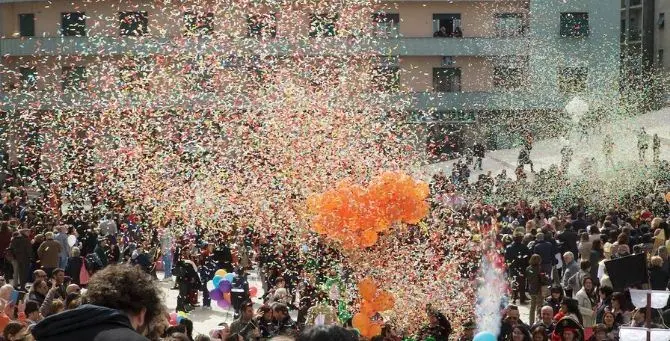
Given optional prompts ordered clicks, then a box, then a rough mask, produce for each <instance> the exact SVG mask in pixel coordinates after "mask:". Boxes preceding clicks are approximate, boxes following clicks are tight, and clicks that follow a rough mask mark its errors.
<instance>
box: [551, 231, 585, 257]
mask: <svg viewBox="0 0 670 341" xmlns="http://www.w3.org/2000/svg"><path fill="white" fill-rule="evenodd" d="M556 239H557V240H558V241H560V242H561V243H563V245H562V246H561V254H563V253H566V252H567V251H570V252H572V253H573V255H574V256H575V259H577V254H578V253H579V252H578V251H579V250H578V249H577V239H578V238H577V233H575V232H574V231H572V230H565V231H563V232H561V233H560V234H559V235H558V236H556Z"/></svg>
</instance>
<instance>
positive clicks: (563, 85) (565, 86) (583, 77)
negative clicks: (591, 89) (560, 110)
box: [558, 67, 589, 94]
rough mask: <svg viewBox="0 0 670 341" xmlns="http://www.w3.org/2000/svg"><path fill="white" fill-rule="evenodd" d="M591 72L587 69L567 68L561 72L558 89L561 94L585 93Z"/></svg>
mask: <svg viewBox="0 0 670 341" xmlns="http://www.w3.org/2000/svg"><path fill="white" fill-rule="evenodd" d="M588 74H589V70H588V68H586V67H566V68H562V69H560V70H559V73H558V87H559V90H560V92H561V93H564V94H571V93H580V92H584V91H586V89H587V79H588Z"/></svg>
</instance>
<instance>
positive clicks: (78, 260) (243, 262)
mask: <svg viewBox="0 0 670 341" xmlns="http://www.w3.org/2000/svg"><path fill="white" fill-rule="evenodd" d="M531 146H532V140H531V141H528V142H527V144H526V145H525V146H524V150H526V151H527V153H528V154H529V153H530V150H531ZM475 156H476V157H477V160H476V161H474V160H473V161H474V163H476V167H478V168H480V169H481V159H482V158H483V157H484V155H483V152H482V151H481V150H478V151H477V154H476V155H475ZM528 158H529V155H528ZM522 161H524V162H525V161H529V160H526V157H524V160H522ZM470 163H471V162H467V161H465V162H457V163H456V164H455V166H454V167H453V172H452V174H451V176H449V177H447V176H446V175H444V174H437V175H436V176H435V177H434V178H433V181H432V182H431V197H430V200H431V203H432V205H433V209H434V211H435V212H442V213H444V214H442V213H440V214H439V215H435V214H433V215H431V217H429V218H427V222H428V223H429V226H449V225H456V224H458V223H457V221H458V220H461V221H467V222H469V223H470V224H467V226H471V228H472V229H473V230H472V231H469V232H472V233H474V234H479V235H481V234H482V233H483V229H485V228H490V229H494V231H495V236H496V237H495V242H496V251H497V252H498V253H499V254H500V257H501V258H502V259H504V263H505V265H506V273H507V276H508V278H509V280H510V282H509V296H510V299H511V304H509V305H506V306H504V307H501V314H502V321H501V324H500V327H501V332H500V335H499V337H498V339H499V340H514V341H525V340H534V341H540V340H549V339H551V340H564V341H568V340H584V341H585V340H596V341H612V340H619V338H618V337H619V336H618V328H619V327H621V326H640V327H641V326H653V327H658V328H665V322H664V321H666V320H667V319H669V318H670V309H669V308H670V306H668V307H666V310H662V311H655V312H654V313H653V314H652V316H651V319H650V320H651V324H648V323H645V322H646V321H647V316H646V310H645V309H635V308H634V307H633V306H632V303H631V297H630V292H629V289H631V287H630V286H629V287H624V288H620V287H617V288H616V290H615V286H614V285H613V280H612V278H610V275H609V274H608V271H607V267H606V266H605V262H608V261H610V260H616V259H620V258H623V257H628V256H629V255H636V254H641V253H644V254H645V259H646V261H647V263H648V270H647V271H648V275H647V277H648V281H647V282H648V283H643V282H640V283H637V284H636V285H635V286H633V287H632V288H635V287H639V288H650V289H654V290H670V287H669V286H668V285H669V284H670V283H669V279H670V259H668V246H669V243H668V238H670V227H669V226H668V217H669V213H670V206H669V205H668V203H667V201H666V199H665V197H664V195H665V193H666V192H667V189H668V188H669V187H670V178H669V177H668V176H667V175H668V174H670V167H669V166H668V164H667V162H661V161H659V162H657V163H656V164H655V165H654V166H653V167H655V168H656V171H655V172H654V174H655V175H656V178H654V179H653V182H654V185H653V186H651V187H649V186H640V187H639V188H638V189H639V191H638V193H627V194H625V195H622V196H621V201H620V202H619V203H618V204H617V205H616V206H611V207H607V208H606V209H603V207H602V205H601V204H598V203H597V202H595V201H592V200H587V199H584V198H581V197H578V196H576V195H574V196H573V197H572V200H571V201H566V200H563V201H557V200H555V198H556V196H554V197H548V198H547V199H545V200H533V202H532V203H531V202H529V201H528V200H525V198H520V197H523V196H525V195H528V193H532V191H533V190H536V194H538V193H543V192H542V190H541V187H542V186H544V187H545V191H544V193H547V191H546V187H549V186H555V184H553V185H552V181H553V182H558V183H561V184H567V183H568V182H570V181H573V180H569V179H566V178H565V177H563V176H561V168H559V167H556V168H552V169H550V170H540V172H539V174H538V176H537V177H536V179H535V181H534V183H533V185H532V186H529V185H528V183H527V182H526V179H525V177H523V176H519V174H517V179H511V178H508V177H507V176H506V174H505V173H504V172H503V173H501V174H499V175H497V176H496V177H495V178H493V176H492V175H491V173H490V172H489V173H488V174H486V175H481V176H480V177H479V178H478V180H477V181H476V182H473V183H471V182H470V181H469V178H470V173H471V171H470V168H469V164H470ZM521 167H523V164H521ZM3 178H4V183H2V190H3V201H2V207H1V210H0V211H1V212H2V219H0V266H1V270H2V277H0V305H1V306H0V308H1V309H0V311H2V312H1V313H0V329H2V330H3V337H4V339H5V340H30V339H32V338H34V339H37V340H89V339H90V340H93V339H96V340H116V339H124V340H146V339H149V340H201V341H204V340H209V339H213V340H217V339H220V340H270V339H273V340H329V339H332V340H348V339H351V340H356V339H360V338H361V337H360V336H359V335H358V334H356V333H355V332H354V331H353V328H352V316H353V314H354V313H355V312H356V306H357V299H356V296H355V295H345V294H344V293H345V292H351V291H355V282H356V278H354V277H355V276H354V275H353V273H354V271H353V269H352V266H351V265H350V264H348V263H347V257H345V256H344V255H343V254H342V252H341V251H340V250H339V249H338V248H336V247H335V246H334V245H332V244H331V243H329V242H327V241H326V240H324V239H323V238H321V237H319V236H317V235H313V234H310V235H309V236H308V237H304V236H303V237H302V238H303V239H302V240H301V242H300V243H296V242H293V241H291V242H285V241H284V240H283V239H282V237H280V236H277V235H273V234H265V233H259V232H258V231H255V230H254V229H253V228H252V227H249V226H234V228H233V229H231V230H230V231H226V232H222V231H203V230H201V229H199V228H198V227H197V226H194V227H191V228H183V226H184V225H186V224H185V223H184V222H182V221H180V220H179V219H173V220H171V221H170V222H169V223H168V224H166V225H165V226H161V227H156V226H152V225H151V224H150V223H149V221H150V220H149V219H146V217H145V216H143V213H142V212H134V211H130V210H128V209H126V207H125V206H124V205H123V203H122V200H120V199H119V200H118V202H116V203H114V204H113V205H109V206H110V207H114V209H113V210H112V211H110V212H105V213H104V214H102V215H100V216H96V215H95V214H93V213H92V212H90V211H85V210H80V211H77V210H73V211H72V212H69V213H61V212H60V211H58V212H54V211H53V210H50V207H51V206H52V205H51V204H52V202H53V201H54V200H53V198H52V197H50V194H49V193H52V192H50V191H48V190H44V191H37V192H38V194H37V195H35V194H33V193H30V191H31V187H30V186H29V185H28V184H27V182H26V181H25V180H22V179H21V178H22V175H21V173H20V172H5V173H4V176H3ZM646 180H649V179H645V181H646ZM48 187H49V186H48V185H46V186H43V189H44V188H48ZM520 187H525V191H524V192H520V191H519V188H520ZM529 187H534V189H533V188H531V189H530V191H529V189H528V188H529ZM538 187H540V188H538ZM500 198H508V199H507V200H500ZM566 203H569V204H566ZM445 212H448V213H445ZM436 217H437V218H436ZM435 219H438V220H443V221H442V222H441V224H442V225H440V224H438V223H437V222H436V221H431V220H435ZM445 224H446V225H445ZM179 226H182V228H179ZM445 230H447V228H445ZM177 231H179V232H177ZM410 231H415V229H414V230H413V229H410ZM449 231H450V232H449V233H455V232H454V231H456V229H455V228H451V227H450V228H449ZM411 233H413V232H411ZM447 234H448V233H443V234H442V236H443V237H444V236H446V235H447ZM428 239H430V238H424V239H421V238H419V239H417V241H416V242H423V241H422V240H425V242H426V243H434V242H435V241H434V240H428ZM445 240H446V239H445ZM438 245H439V243H438ZM464 253H465V254H468V257H466V258H465V261H466V263H463V264H459V267H460V268H461V269H462V271H461V278H458V279H455V280H464V281H469V282H470V283H475V282H476V277H477V276H478V274H477V267H478V261H479V257H480V255H477V254H476V252H467V250H464ZM448 257H449V255H447V254H446V253H445V254H444V257H443V258H442V261H443V262H448V261H449V258H448ZM461 260H462V259H461ZM421 266H424V265H421ZM426 266H428V265H426ZM160 267H162V269H163V276H164V278H161V279H160V280H166V279H167V280H169V279H172V278H174V282H175V287H174V289H175V290H178V300H177V306H176V307H175V310H176V311H184V312H189V311H192V310H194V309H197V307H198V306H202V308H201V309H208V308H211V305H212V299H211V298H210V297H209V291H210V288H208V287H207V284H206V283H207V282H209V281H210V280H212V279H213V278H214V277H215V273H216V272H217V270H220V269H224V270H226V272H228V273H232V274H233V279H232V282H231V290H230V305H231V306H232V309H233V311H234V314H235V316H234V318H235V320H234V321H233V322H232V323H231V324H230V325H229V324H227V323H225V322H223V321H222V322H221V324H220V325H219V326H218V327H217V328H215V329H213V330H211V331H194V330H193V323H192V321H190V320H189V319H188V318H183V319H180V322H179V323H178V324H176V325H175V323H174V321H171V318H170V309H168V308H167V307H166V306H165V305H164V303H163V301H162V299H161V297H162V294H161V293H160V289H159V288H158V286H157V281H158V280H159V279H158V275H159V273H158V268H160ZM251 271H255V272H257V273H258V275H259V278H260V281H261V283H262V289H263V291H262V292H263V293H264V294H263V295H262V297H260V302H262V304H261V305H260V307H259V308H258V309H254V302H255V301H257V300H255V299H254V295H255V294H254V293H252V290H251V289H252V288H250V285H249V281H248V280H247V277H248V275H249V273H250V272H251ZM430 303H431V302H426V306H425V324H424V325H423V326H419V327H417V328H416V330H413V331H411V332H410V331H402V330H398V329H397V328H395V327H394V325H393V323H392V322H391V321H383V318H382V317H381V316H380V315H379V316H376V317H375V318H376V319H377V320H378V321H379V322H380V323H385V327H384V328H383V329H382V334H381V335H379V336H376V337H375V338H373V339H374V340H401V339H414V340H435V341H441V340H450V339H458V340H462V341H468V340H472V339H473V337H474V334H475V331H476V330H477V324H476V316H474V315H471V316H465V317H464V318H463V319H461V320H458V321H456V320H453V319H451V320H450V318H449V317H448V316H453V315H452V314H451V312H449V311H440V310H439V309H437V308H435V307H433V306H432V305H431V304H430ZM517 304H518V305H528V306H529V310H530V314H529V316H528V321H525V322H524V321H522V319H521V316H520V313H519V308H518V305H517ZM292 311H295V312H297V318H296V319H295V320H293V318H292V317H291V312H292ZM171 322H172V323H171ZM526 322H527V323H526ZM335 325H337V326H335ZM338 326H339V327H338ZM622 341H623V340H622Z"/></svg>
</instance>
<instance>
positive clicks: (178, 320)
mask: <svg viewBox="0 0 670 341" xmlns="http://www.w3.org/2000/svg"><path fill="white" fill-rule="evenodd" d="M183 319H184V318H183V317H181V316H179V315H177V324H179V322H181V320H183Z"/></svg>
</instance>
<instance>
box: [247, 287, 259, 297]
mask: <svg viewBox="0 0 670 341" xmlns="http://www.w3.org/2000/svg"><path fill="white" fill-rule="evenodd" d="M256 295H258V288H256V287H251V288H249V296H251V297H256Z"/></svg>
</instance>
